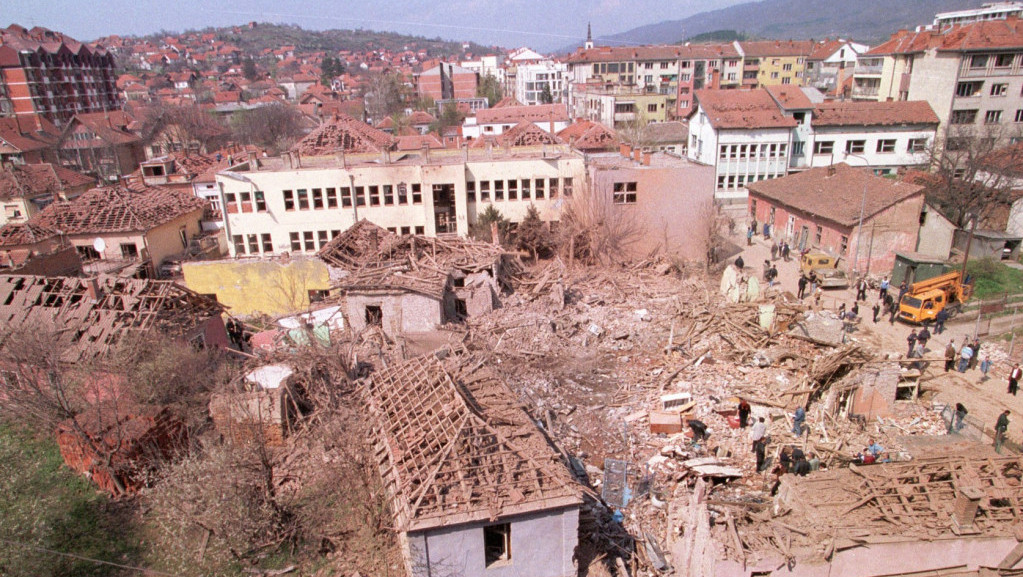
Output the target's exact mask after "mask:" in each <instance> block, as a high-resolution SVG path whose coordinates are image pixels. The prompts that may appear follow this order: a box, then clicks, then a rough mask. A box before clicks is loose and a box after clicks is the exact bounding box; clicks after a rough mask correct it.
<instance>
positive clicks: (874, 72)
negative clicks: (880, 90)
mask: <svg viewBox="0 0 1023 577" xmlns="http://www.w3.org/2000/svg"><path fill="white" fill-rule="evenodd" d="M882 70H884V65H883V64H871V65H857V66H856V68H853V76H881V71H882Z"/></svg>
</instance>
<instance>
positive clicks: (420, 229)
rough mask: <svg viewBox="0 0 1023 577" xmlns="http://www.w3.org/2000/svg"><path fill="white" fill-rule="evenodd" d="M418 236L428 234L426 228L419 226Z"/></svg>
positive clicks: (417, 229)
mask: <svg viewBox="0 0 1023 577" xmlns="http://www.w3.org/2000/svg"><path fill="white" fill-rule="evenodd" d="M416 234H420V235H421V234H426V227H422V226H417V227H416Z"/></svg>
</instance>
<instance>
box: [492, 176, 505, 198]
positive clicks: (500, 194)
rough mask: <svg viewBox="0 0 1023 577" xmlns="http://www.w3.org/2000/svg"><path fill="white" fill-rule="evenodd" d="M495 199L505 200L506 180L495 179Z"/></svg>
mask: <svg viewBox="0 0 1023 577" xmlns="http://www.w3.org/2000/svg"><path fill="white" fill-rule="evenodd" d="M494 200H504V181H503V180H495V181H494Z"/></svg>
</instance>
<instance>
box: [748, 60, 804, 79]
mask: <svg viewBox="0 0 1023 577" xmlns="http://www.w3.org/2000/svg"><path fill="white" fill-rule="evenodd" d="M805 62H806V60H805V58H804V57H803V56H766V57H763V58H760V71H759V72H758V74H757V82H759V83H760V86H778V85H781V84H783V82H782V79H783V78H789V79H790V80H789V84H791V85H792V86H803V83H804V79H805V76H806V75H805V70H804V69H805V68H806V64H805ZM786 64H791V65H792V69H791V70H785V69H784V68H785V65H786ZM772 72H777V73H778V77H777V78H771V73H772ZM797 72H798V73H799V76H796V73H797Z"/></svg>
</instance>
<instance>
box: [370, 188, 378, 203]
mask: <svg viewBox="0 0 1023 577" xmlns="http://www.w3.org/2000/svg"><path fill="white" fill-rule="evenodd" d="M369 205H370V206H380V187H379V186H371V187H369Z"/></svg>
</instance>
